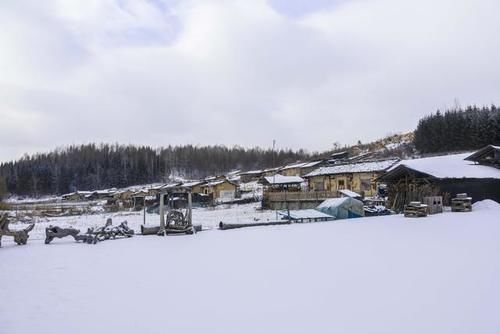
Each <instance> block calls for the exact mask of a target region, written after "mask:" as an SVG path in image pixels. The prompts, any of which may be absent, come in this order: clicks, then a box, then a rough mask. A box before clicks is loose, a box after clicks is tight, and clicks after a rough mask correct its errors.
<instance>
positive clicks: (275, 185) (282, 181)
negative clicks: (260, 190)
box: [262, 174, 304, 192]
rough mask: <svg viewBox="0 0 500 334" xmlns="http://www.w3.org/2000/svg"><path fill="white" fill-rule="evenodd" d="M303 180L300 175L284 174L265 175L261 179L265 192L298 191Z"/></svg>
mask: <svg viewBox="0 0 500 334" xmlns="http://www.w3.org/2000/svg"><path fill="white" fill-rule="evenodd" d="M303 182H304V179H303V178H301V177H300V176H286V175H281V174H276V175H273V176H265V177H264V178H263V179H262V184H263V185H264V187H265V190H266V192H283V191H300V190H301V184H302V183H303Z"/></svg>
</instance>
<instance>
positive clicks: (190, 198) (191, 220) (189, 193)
mask: <svg viewBox="0 0 500 334" xmlns="http://www.w3.org/2000/svg"><path fill="white" fill-rule="evenodd" d="M192 206H193V199H192V196H191V192H188V212H187V219H188V224H189V225H190V226H191V225H193V212H192V210H191V209H192Z"/></svg>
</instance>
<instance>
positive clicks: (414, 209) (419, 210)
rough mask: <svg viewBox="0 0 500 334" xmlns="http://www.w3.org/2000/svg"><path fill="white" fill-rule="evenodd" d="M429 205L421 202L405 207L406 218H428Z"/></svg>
mask: <svg viewBox="0 0 500 334" xmlns="http://www.w3.org/2000/svg"><path fill="white" fill-rule="evenodd" d="M427 209H428V207H427V205H426V204H422V203H421V202H410V204H408V205H405V210H404V214H405V217H411V218H420V217H426V216H427Z"/></svg>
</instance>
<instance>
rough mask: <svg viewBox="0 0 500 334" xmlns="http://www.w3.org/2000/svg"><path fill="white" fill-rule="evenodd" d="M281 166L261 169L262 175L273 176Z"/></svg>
mask: <svg viewBox="0 0 500 334" xmlns="http://www.w3.org/2000/svg"><path fill="white" fill-rule="evenodd" d="M280 169H281V167H275V168H266V169H264V170H263V171H262V177H264V176H273V175H274V174H278V172H279V170H280Z"/></svg>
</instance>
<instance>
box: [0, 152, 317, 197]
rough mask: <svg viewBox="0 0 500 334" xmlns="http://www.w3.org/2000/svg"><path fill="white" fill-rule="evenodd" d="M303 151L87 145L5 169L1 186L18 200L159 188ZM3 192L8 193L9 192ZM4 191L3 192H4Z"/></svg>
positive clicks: (290, 158) (292, 157)
mask: <svg viewBox="0 0 500 334" xmlns="http://www.w3.org/2000/svg"><path fill="white" fill-rule="evenodd" d="M309 157H310V155H309V154H308V153H306V152H305V151H303V150H299V151H292V150H278V151H276V152H274V153H273V151H272V150H271V149H261V148H250V149H245V148H242V147H233V148H228V147H225V146H205V147H198V146H193V145H185V146H175V147H173V146H168V147H164V148H159V149H154V148H152V147H148V146H140V147H138V146H132V145H129V146H123V145H107V144H101V145H96V144H88V145H80V146H70V147H67V148H64V149H58V150H55V151H53V152H50V153H46V154H36V155H32V156H29V155H26V156H24V157H23V158H21V159H19V160H17V161H12V162H8V163H3V164H1V165H0V186H1V184H2V183H3V184H5V187H6V188H7V190H8V192H10V193H12V194H18V195H35V196H37V195H45V194H63V193H68V192H71V191H75V190H94V189H105V188H111V187H117V188H121V187H127V186H131V185H138V184H147V183H154V182H168V181H169V180H171V179H172V178H174V177H177V176H182V177H188V178H193V179H196V178H202V177H205V176H208V175H220V174H224V173H227V172H228V171H231V170H235V169H241V170H250V169H260V168H266V167H272V166H273V162H274V163H275V164H276V165H283V164H286V163H290V162H294V161H297V160H302V159H308V158H309ZM5 187H4V188H5ZM0 188H1V187H0Z"/></svg>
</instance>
